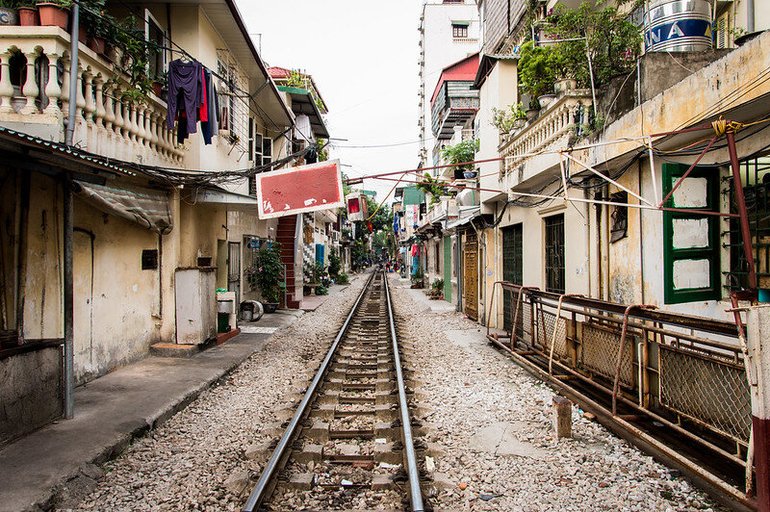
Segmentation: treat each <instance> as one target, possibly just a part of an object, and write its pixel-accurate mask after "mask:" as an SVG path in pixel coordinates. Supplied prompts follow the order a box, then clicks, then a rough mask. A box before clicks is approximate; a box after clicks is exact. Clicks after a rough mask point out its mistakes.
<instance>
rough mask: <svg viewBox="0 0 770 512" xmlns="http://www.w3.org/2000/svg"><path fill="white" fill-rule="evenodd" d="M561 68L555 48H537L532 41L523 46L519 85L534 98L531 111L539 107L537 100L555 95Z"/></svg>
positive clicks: (531, 102) (520, 59) (520, 58)
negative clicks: (555, 84) (558, 70)
mask: <svg viewBox="0 0 770 512" xmlns="http://www.w3.org/2000/svg"><path fill="white" fill-rule="evenodd" d="M559 66H560V63H559V55H558V54H557V52H556V50H555V49H554V47H553V46H550V45H549V46H535V43H534V42H532V41H527V42H526V43H524V44H523V45H521V53H520V57H519V83H520V84H521V89H522V91H524V92H526V93H527V94H529V96H530V98H532V101H530V105H529V106H530V109H532V108H533V107H537V106H538V105H537V104H536V103H535V102H534V99H535V98H539V97H542V96H548V95H551V94H553V90H554V89H553V85H554V82H556V72H557V69H559Z"/></svg>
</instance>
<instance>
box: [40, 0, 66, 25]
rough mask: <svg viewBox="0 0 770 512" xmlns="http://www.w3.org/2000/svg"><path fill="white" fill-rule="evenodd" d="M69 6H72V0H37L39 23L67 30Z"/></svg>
mask: <svg viewBox="0 0 770 512" xmlns="http://www.w3.org/2000/svg"><path fill="white" fill-rule="evenodd" d="M70 7H72V0H52V1H50V2H38V3H37V12H38V14H39V15H40V25H42V26H44V27H59V28H61V29H62V30H67V28H68V27H69V19H70Z"/></svg>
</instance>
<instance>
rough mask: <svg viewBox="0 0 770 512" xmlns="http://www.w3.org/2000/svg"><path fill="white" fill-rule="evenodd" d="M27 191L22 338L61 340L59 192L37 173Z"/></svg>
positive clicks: (57, 188)
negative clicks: (25, 272) (27, 221)
mask: <svg viewBox="0 0 770 512" xmlns="http://www.w3.org/2000/svg"><path fill="white" fill-rule="evenodd" d="M30 187H31V189H30V207H29V225H28V227H27V236H28V240H27V274H26V290H25V301H24V338H25V339H43V338H61V337H63V336H64V327H63V323H62V307H63V304H62V291H61V290H62V269H61V254H62V251H63V245H62V244H63V240H64V238H63V235H62V232H61V229H62V216H61V215H62V200H63V196H62V189H61V185H60V184H59V183H58V182H56V181H55V180H53V179H51V178H48V177H46V176H43V175H41V174H37V173H33V174H32V175H31V183H30Z"/></svg>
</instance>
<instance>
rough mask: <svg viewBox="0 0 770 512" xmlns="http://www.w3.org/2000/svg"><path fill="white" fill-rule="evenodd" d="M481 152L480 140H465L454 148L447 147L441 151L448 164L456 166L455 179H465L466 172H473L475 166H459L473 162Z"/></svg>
mask: <svg viewBox="0 0 770 512" xmlns="http://www.w3.org/2000/svg"><path fill="white" fill-rule="evenodd" d="M478 150H479V139H472V140H464V141H462V142H458V143H457V144H455V145H453V146H446V147H445V148H444V149H442V150H441V156H442V158H444V160H446V161H447V163H448V164H451V165H454V166H455V178H456V179H463V178H465V172H466V171H473V164H467V165H459V164H464V163H466V162H473V159H474V158H476V152H477V151H478Z"/></svg>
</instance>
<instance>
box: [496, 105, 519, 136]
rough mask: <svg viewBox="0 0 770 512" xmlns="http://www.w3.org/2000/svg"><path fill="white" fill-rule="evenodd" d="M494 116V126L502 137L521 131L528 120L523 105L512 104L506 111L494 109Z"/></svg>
mask: <svg viewBox="0 0 770 512" xmlns="http://www.w3.org/2000/svg"><path fill="white" fill-rule="evenodd" d="M492 116H493V117H492V125H493V126H494V127H495V128H497V129H498V131H499V132H500V134H501V135H505V134H508V133H510V132H511V131H512V130H520V129H521V128H523V127H524V123H525V122H526V120H527V112H526V111H525V110H524V105H523V104H522V103H515V104H511V105H508V107H507V108H504V109H498V108H493V109H492Z"/></svg>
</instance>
